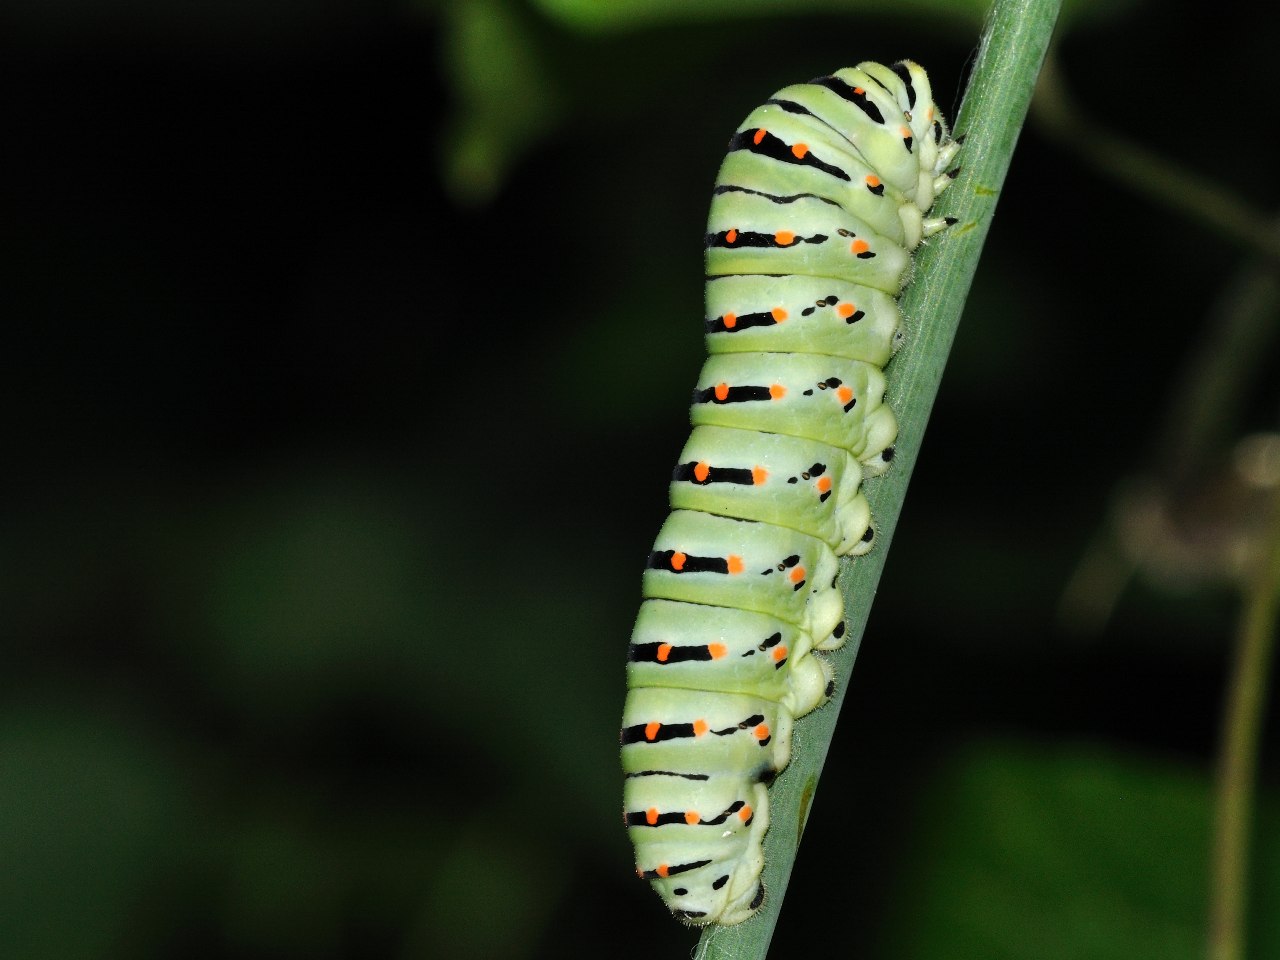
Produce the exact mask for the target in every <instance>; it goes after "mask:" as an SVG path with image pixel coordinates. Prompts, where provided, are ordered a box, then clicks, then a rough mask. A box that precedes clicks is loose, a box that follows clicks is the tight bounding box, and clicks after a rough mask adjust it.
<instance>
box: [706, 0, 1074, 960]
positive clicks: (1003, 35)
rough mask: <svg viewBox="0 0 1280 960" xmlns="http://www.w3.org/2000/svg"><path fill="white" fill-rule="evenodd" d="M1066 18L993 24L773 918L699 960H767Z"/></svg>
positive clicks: (797, 796) (924, 270)
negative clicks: (904, 513)
mask: <svg viewBox="0 0 1280 960" xmlns="http://www.w3.org/2000/svg"><path fill="white" fill-rule="evenodd" d="M1059 6H1060V0H997V2H996V3H995V4H994V7H993V10H992V13H991V16H990V17H989V19H988V21H987V24H986V27H985V30H984V34H983V38H982V43H981V46H980V49H979V52H978V57H977V62H976V64H975V66H974V70H973V77H972V80H971V81H970V84H969V88H968V90H967V92H966V94H965V99H964V104H963V106H962V107H961V108H960V115H959V117H958V118H957V120H956V123H955V126H954V129H955V130H956V131H957V132H958V133H960V134H963V135H964V136H965V138H966V139H965V145H964V149H963V150H962V151H961V153H960V158H959V163H960V165H961V173H960V176H959V177H958V178H957V179H956V182H955V183H954V184H952V186H951V188H950V189H948V190H947V192H946V193H945V194H943V196H942V198H941V200H940V201H939V203H938V205H937V207H936V208H935V212H936V213H937V214H938V215H940V216H952V217H955V218H956V223H955V224H954V225H953V226H952V227H951V228H950V229H948V230H947V231H945V232H944V233H943V234H942V235H941V236H940V237H939V238H937V239H935V240H933V241H931V242H930V243H928V244H927V245H925V246H924V247H923V248H922V249H921V250H920V251H918V253H917V256H916V268H915V277H916V279H915V280H914V281H913V282H912V284H911V285H910V286H909V287H908V289H907V291H906V293H905V294H904V295H903V298H902V310H903V314H904V316H906V317H907V322H908V328H907V330H908V341H907V346H906V347H904V348H903V350H902V351H901V352H900V354H899V356H898V357H897V358H896V359H895V360H894V361H893V362H892V363H891V364H890V365H889V370H888V375H889V393H890V398H891V401H892V403H893V407H894V410H895V412H896V413H897V416H898V421H899V436H898V442H897V444H896V446H895V456H894V465H893V469H892V470H890V471H889V472H888V474H887V475H886V476H885V477H883V478H881V479H879V480H876V481H874V482H873V483H871V484H869V485H868V487H867V499H868V500H869V501H870V503H871V508H872V512H873V515H874V516H875V518H876V531H877V533H876V547H875V549H874V550H872V551H871V553H870V554H868V555H867V556H865V557H862V558H860V559H858V560H857V561H856V562H846V563H844V564H842V566H841V580H840V582H841V589H842V591H843V593H844V598H845V609H846V611H847V613H848V621H849V640H848V642H847V643H846V644H845V646H844V647H843V648H842V649H841V650H839V651H837V653H836V654H835V655H834V656H833V657H832V663H833V665H834V666H835V669H836V677H837V693H836V697H835V699H834V701H833V702H832V703H831V704H829V705H828V706H827V707H825V708H824V709H822V710H819V711H817V712H816V713H814V714H813V715H812V716H809V717H806V718H805V719H804V720H802V721H801V722H800V723H798V724H797V725H796V744H795V750H794V753H793V756H792V760H791V764H790V765H789V766H788V767H787V769H786V770H785V771H784V772H783V774H782V776H780V777H779V778H778V780H777V782H776V783H775V784H774V785H773V787H772V788H770V791H769V793H770V800H769V802H770V827H769V833H768V834H767V836H766V838H765V872H764V882H765V889H766V892H767V899H766V901H765V905H764V907H763V909H762V910H761V911H760V913H759V914H758V915H757V916H756V917H754V918H753V919H751V920H749V921H748V922H746V923H743V924H739V925H737V926H733V927H719V926H714V925H713V926H711V927H708V928H707V929H706V930H705V931H704V932H703V935H702V938H701V939H700V940H699V942H698V950H697V953H696V954H695V955H696V956H697V957H699V958H703V960H728V958H733V960H752V958H755V960H760V958H763V957H764V956H765V954H766V952H767V951H768V948H769V941H770V939H771V938H772V936H773V930H774V927H775V926H776V924H777V921H778V914H779V912H780V910H781V907H782V900H783V897H784V895H785V894H786V889H787V882H788V880H789V878H790V875H791V868H792V865H793V863H794V862H795V857H796V853H797V850H798V848H799V843H800V835H801V834H802V833H803V831H804V824H805V820H806V818H807V816H808V811H809V805H810V803H811V801H812V799H813V796H814V792H815V790H816V789H817V782H818V776H819V774H820V773H821V770H822V765H823V762H824V760H825V759H826V754H827V748H828V746H829V745H830V743H831V736H832V734H833V732H834V731H835V724H836V718H837V716H838V713H839V708H840V703H841V702H842V700H843V697H844V691H845V690H846V689H847V688H848V685H849V678H850V675H851V673H852V671H853V664H854V660H855V659H856V657H857V653H858V648H859V645H860V643H861V639H862V634H863V631H864V629H865V628H866V624H867V617H868V615H869V613H870V610H871V602H872V599H873V598H874V596H875V591H876V585H877V584H878V583H879V580H880V573H881V571H882V570H883V569H884V564H885V557H886V556H887V554H888V549H889V544H890V542H891V540H892V538H893V531H894V528H895V527H896V525H897V520H898V515H899V513H900V512H901V510H902V503H903V500H904V499H905V497H906V491H907V483H908V482H909V480H910V479H911V471H912V469H913V468H914V466H915V463H916V459H917V458H918V456H919V452H920V444H921V440H922V438H923V436H924V431H925V426H926V424H927V423H928V419H929V412H930V410H931V409H932V408H933V401H934V398H935V397H936V396H937V392H938V386H939V384H940V383H941V380H942V370H943V367H944V365H945V364H946V359H947V354H948V353H949V352H950V350H951V343H952V340H953V339H954V338H955V332H956V328H957V327H958V325H959V322H960V315H961V313H962V311H963V309H964V302H965V298H966V297H967V296H968V293H969V286H970V283H971V282H972V280H973V275H974V273H975V272H976V270H977V265H978V259H979V256H980V255H981V253H982V246H983V243H984V242H985V240H986V236H987V231H988V229H989V228H990V225H991V218H992V216H993V214H994V211H995V205H996V200H997V199H998V198H999V195H1000V190H1001V187H1002V186H1003V184H1004V179H1005V174H1006V173H1007V171H1008V169H1009V162H1010V159H1011V157H1012V156H1013V150H1014V146H1015V145H1016V143H1017V140H1018V134H1019V132H1020V131H1021V129H1022V125H1023V122H1024V120H1025V118H1026V114H1027V109H1028V107H1029V105H1030V102H1031V95H1032V92H1033V90H1034V89H1035V80H1036V75H1037V73H1038V71H1039V69H1040V64H1041V62H1042V61H1043V59H1044V55H1045V52H1046V50H1047V49H1048V46H1049V39H1050V37H1051V35H1052V33H1053V27H1054V24H1055V23H1056V21H1057V16H1058V9H1059ZM854 827H855V829H865V827H863V826H862V825H856V824H855V825H854Z"/></svg>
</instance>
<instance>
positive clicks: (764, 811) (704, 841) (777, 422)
mask: <svg viewBox="0 0 1280 960" xmlns="http://www.w3.org/2000/svg"><path fill="white" fill-rule="evenodd" d="M958 149H959V143H958V142H957V141H956V140H953V139H951V137H950V135H949V133H948V131H947V127H946V124H945V122H944V121H943V118H942V116H941V115H940V114H939V112H938V110H937V108H936V107H935V105H934V103H933V98H932V93H931V91H930V87H929V80H928V77H927V76H926V75H925V72H924V70H922V69H921V68H920V67H919V66H917V65H916V64H914V63H911V62H910V61H903V62H901V63H897V64H894V65H893V66H892V67H886V66H882V65H881V64H878V63H862V64H859V65H858V66H857V67H854V68H852V69H844V70H840V71H838V72H836V73H834V74H832V75H831V76H826V77H819V78H818V79H816V80H812V81H810V82H809V83H804V84H797V85H794V86H789V87H786V88H785V89H783V90H780V91H779V92H778V93H776V94H774V95H773V96H772V97H771V98H769V100H768V101H766V102H765V103H764V104H763V105H762V106H760V107H758V108H757V109H756V110H755V111H753V112H752V113H751V115H750V116H748V117H747V119H746V121H745V122H744V124H743V125H742V127H741V128H740V129H739V130H738V132H737V133H735V134H734V136H733V139H732V140H731V141H730V143H729V153H728V156H727V157H726V158H725V161H724V164H723V166H722V167H721V168H720V174H719V176H718V178H717V180H716V187H715V191H714V194H713V196H712V201H711V215H710V219H709V223H708V227H707V235H706V242H705V245H706V271H707V309H706V316H707V320H706V331H707V349H708V352H709V353H710V357H709V359H708V360H707V363H706V366H704V367H703V370H702V373H701V375H700V376H699V378H698V385H697V387H696V388H695V390H694V393H693V408H692V421H693V427H694V429H693V433H692V435H691V436H690V437H689V441H688V443H687V444H686V445H685V448H684V451H683V452H682V453H681V455H680V459H679V462H678V464H677V465H676V468H675V471H674V474H673V476H672V482H671V506H672V508H673V510H672V513H671V516H670V517H669V518H668V520H667V522H666V523H665V524H664V525H663V527H662V530H661V531H660V532H659V533H658V539H657V542H656V543H655V544H654V548H653V551H652V552H651V553H650V554H649V560H648V563H647V565H646V569H645V572H644V581H643V593H644V602H643V603H642V604H641V606H640V614H639V616H638V618H637V620H636V626H635V631H634V633H633V635H632V638H631V645H630V649H629V653H628V664H627V681H628V686H629V692H628V695H627V702H626V706H625V708H624V711H623V719H622V736H621V742H622V766H623V770H624V772H625V774H626V784H625V789H624V818H625V821H626V824H627V827H628V830H629V832H630V835H631V839H632V842H633V843H634V845H635V852H636V873H637V874H638V875H639V876H640V877H642V878H643V879H646V880H650V881H652V883H653V886H654V888H655V889H656V890H657V891H658V893H659V895H660V896H661V897H662V898H663V900H665V901H666V903H667V905H668V906H669V907H670V908H671V910H672V912H673V913H674V914H675V915H676V916H677V917H678V918H680V919H681V920H683V921H685V922H686V923H690V924H695V925H701V924H708V923H720V924H733V923H740V922H741V921H743V920H746V919H748V918H749V917H751V916H752V914H754V913H755V912H756V910H758V909H759V908H760V905H761V904H762V903H763V901H764V895H765V892H764V886H763V884H762V883H761V880H760V874H761V871H762V869H763V867H764V854H763V847H762V840H763V837H764V833H765V831H766V829H767V828H768V825H769V795H768V789H767V788H768V785H769V784H770V783H771V782H772V781H773V779H774V777H776V776H777V774H778V772H779V771H780V770H782V768H784V767H785V766H786V765H787V763H788V761H789V759H790V752H791V728H792V723H793V721H794V720H795V718H797V717H802V716H804V715H805V714H807V713H809V712H810V711H812V710H814V709H815V708H816V707H818V706H819V705H821V704H822V703H825V702H826V700H827V699H828V698H829V697H830V696H831V693H832V691H833V687H834V680H833V672H832V669H831V666H830V664H829V663H828V662H827V661H826V659H825V658H822V657H819V656H817V655H816V654H815V651H822V650H834V649H835V648H837V647H839V646H840V645H841V644H842V643H843V642H844V634H845V626H844V609H843V603H842V601H841V598H840V593H839V591H838V590H837V588H836V574H837V569H838V568H837V559H836V558H837V557H839V556H844V555H856V554H860V553H865V552H866V551H867V550H869V549H870V548H871V540H872V528H871V511H870V508H869V507H868V505H867V501H866V498H865V497H864V496H863V494H862V493H861V492H860V485H861V483H862V479H863V477H864V476H869V475H874V474H877V473H879V472H882V471H883V470H884V469H886V468H887V466H888V464H889V461H890V460H891V459H892V455H893V447H892V444H893V441H894V439H895V438H896V436H897V429H898V428H897V421H896V420H895V418H894V415H893V411H892V410H891V409H890V408H889V407H888V406H887V405H886V403H885V402H884V390H885V380H884V374H883V372H882V369H883V367H884V365H885V364H886V363H887V362H888V361H889V358H890V357H891V356H892V355H893V351H894V348H895V347H896V345H897V341H898V338H899V337H900V333H899V329H900V321H901V316H900V314H899V311H898V306H897V302H896V299H895V298H896V297H897V296H898V294H899V292H900V291H901V289H902V287H903V284H904V282H905V281H906V278H907V275H908V273H909V272H910V268H911V252H912V251H913V250H914V249H915V248H916V246H917V245H919V243H920V241H921V240H922V239H923V238H924V237H927V236H930V235H932V234H934V233H937V232H938V231H940V230H942V229H943V228H944V227H946V226H947V225H948V223H949V222H950V221H948V220H943V219H938V218H932V219H930V218H927V217H926V214H927V213H928V211H929V208H930V207H931V206H932V205H933V201H934V198H935V197H936V196H937V195H938V193H940V192H941V191H942V190H943V189H945V188H946V187H947V185H948V184H949V183H950V182H951V179H952V177H954V173H955V172H954V171H952V172H951V173H947V172H946V171H947V170H948V167H949V165H950V163H951V161H952V160H953V158H954V157H955V154H956V152H957V150H958Z"/></svg>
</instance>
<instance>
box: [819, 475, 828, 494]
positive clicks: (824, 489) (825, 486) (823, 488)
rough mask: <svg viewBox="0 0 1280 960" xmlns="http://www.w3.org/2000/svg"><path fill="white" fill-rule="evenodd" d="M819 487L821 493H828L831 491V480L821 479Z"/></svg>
mask: <svg viewBox="0 0 1280 960" xmlns="http://www.w3.org/2000/svg"><path fill="white" fill-rule="evenodd" d="M817 486H818V492H819V493H826V492H827V491H828V490H830V489H831V478H830V477H819V478H818V484H817Z"/></svg>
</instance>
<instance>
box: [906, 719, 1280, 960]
mask: <svg viewBox="0 0 1280 960" xmlns="http://www.w3.org/2000/svg"><path fill="white" fill-rule="evenodd" d="M927 796H928V799H927V800H926V802H925V806H924V808H923V809H922V810H921V811H920V814H919V817H918V821H919V823H920V824H921V827H920V829H919V831H918V833H917V834H916V839H915V843H914V851H913V854H912V856H910V857H909V859H908V861H907V863H906V865H905V867H904V870H903V874H902V881H901V887H900V890H899V896H897V897H896V898H894V902H896V903H897V904H898V905H899V908H898V909H899V911H900V912H902V914H903V915H902V916H898V917H890V918H889V921H888V923H886V927H885V928H886V929H889V930H898V931H902V936H901V938H900V939H898V940H897V941H895V942H893V943H891V944H885V952H886V955H889V956H893V957H906V958H911V957H920V958H924V957H928V958H929V960H948V958H957V960H958V958H966V960H967V958H975V957H981V958H984V960H995V958H1007V960H1021V958H1026V960H1056V958H1062V960H1068V958H1069V960H1145V958H1151V960H1178V958H1184V957H1185V958H1192V957H1200V956H1201V955H1202V954H1203V951H1204V937H1205V933H1204V919H1205V911H1206V909H1207V908H1206V901H1205V876H1206V869H1207V865H1208V848H1209V808H1210V802H1211V797H1210V781H1209V777H1208V776H1207V774H1206V773H1204V772H1203V771H1196V770H1192V769H1189V768H1187V767H1184V766H1179V765H1177V764H1174V763H1172V762H1158V761H1154V760H1150V759H1143V758H1136V757H1126V756H1123V755H1117V754H1112V753H1104V752H1102V751H1101V750H1091V749H1089V748H1085V747H1077V748H1061V747H1041V746H1030V745H1012V744H1007V743H990V742H989V743H985V744H981V745H978V746H975V747H973V748H972V749H970V750H968V751H966V752H965V753H963V754H962V755H961V756H959V757H957V758H956V759H955V760H954V761H953V762H952V763H950V764H949V765H948V766H947V767H946V768H945V769H944V770H943V772H942V774H941V775H940V776H939V778H938V781H937V782H936V784H935V786H934V787H933V789H932V790H931V791H930V792H929V793H928V794H927ZM1267 814H1268V815H1267V816H1264V817H1262V818H1260V819H1259V824H1258V827H1259V830H1258V835H1259V838H1260V839H1261V838H1263V837H1265V839H1266V845H1267V847H1268V848H1269V849H1270V850H1272V855H1271V858H1270V859H1271V862H1274V861H1275V859H1276V858H1275V853H1276V847H1277V844H1276V841H1277V839H1280V837H1278V836H1277V827H1278V826H1280V823H1277V819H1276V817H1275V815H1274V814H1275V811H1274V807H1272V808H1271V809H1270V810H1269V811H1267ZM1258 912H1259V913H1262V912H1263V911H1258ZM907 914H909V916H907ZM1271 926H1273V927H1274V924H1271ZM1274 936H1275V931H1274V930H1272V931H1271V933H1270V937H1271V940H1270V941H1269V942H1265V943H1263V942H1259V943H1256V944H1255V947H1256V949H1255V950H1254V952H1253V953H1252V955H1253V956H1259V957H1262V956H1275V955H1276V954H1275V951H1276V949H1277V947H1280V944H1277V943H1276V942H1275V940H1274Z"/></svg>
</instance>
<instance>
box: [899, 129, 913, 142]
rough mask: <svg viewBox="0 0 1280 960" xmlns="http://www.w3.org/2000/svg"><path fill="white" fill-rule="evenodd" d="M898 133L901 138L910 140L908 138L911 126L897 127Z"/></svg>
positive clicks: (909, 137)
mask: <svg viewBox="0 0 1280 960" xmlns="http://www.w3.org/2000/svg"><path fill="white" fill-rule="evenodd" d="M898 133H899V134H900V135H901V136H902V139H903V140H910V139H911V128H910V127H899V128H898Z"/></svg>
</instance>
